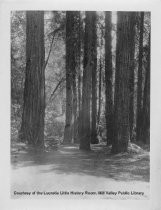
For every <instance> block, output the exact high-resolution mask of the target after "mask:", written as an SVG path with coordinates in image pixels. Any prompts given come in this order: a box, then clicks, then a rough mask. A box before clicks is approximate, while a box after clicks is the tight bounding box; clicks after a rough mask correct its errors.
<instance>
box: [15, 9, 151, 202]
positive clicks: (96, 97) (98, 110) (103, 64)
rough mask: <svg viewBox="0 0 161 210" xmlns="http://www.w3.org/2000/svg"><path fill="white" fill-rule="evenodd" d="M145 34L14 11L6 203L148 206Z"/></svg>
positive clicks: (145, 30) (141, 28)
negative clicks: (127, 202) (139, 202)
mask: <svg viewBox="0 0 161 210" xmlns="http://www.w3.org/2000/svg"><path fill="white" fill-rule="evenodd" d="M150 25H151V15H150V12H147V11H146V12H144V11H117V12H114V11H12V12H11V167H12V171H11V196H12V198H24V197H25V198H32V197H37V198H41V197H48V196H50V197H52V198H53V199H54V198H72V199H75V198H80V199H83V198H89V199H91V198H93V199H94V198H104V199H149V180H150V164H149V158H150V42H151V41H150V40H151V38H150V37H151V31H150Z"/></svg>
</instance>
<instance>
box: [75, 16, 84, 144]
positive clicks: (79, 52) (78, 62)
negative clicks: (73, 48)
mask: <svg viewBox="0 0 161 210" xmlns="http://www.w3.org/2000/svg"><path fill="white" fill-rule="evenodd" d="M81 32H82V22H81V15H80V12H78V29H77V35H78V39H77V80H78V82H77V83H78V100H77V101H78V103H77V104H78V107H77V108H78V117H77V125H78V126H77V129H78V135H77V139H76V141H75V142H76V143H79V140H80V134H81V100H82V93H81V84H82V72H81V47H82V44H81V35H82V34H81Z"/></svg>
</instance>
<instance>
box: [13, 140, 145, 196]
mask: <svg viewBox="0 0 161 210" xmlns="http://www.w3.org/2000/svg"><path fill="white" fill-rule="evenodd" d="M14 191H18V192H22V191H28V192H33V191H36V192H38V191H39V192H43V193H45V192H55V191H57V192H59V195H57V194H55V195H44V194H43V195H30V196H27V195H24V196H21V195H15V196H14ZM65 191H66V192H69V194H63V193H62V194H61V195H60V193H61V192H65ZM71 191H74V192H84V194H76V195H73V194H72V195H71V194H70V192H71ZM85 191H87V192H91V193H92V192H96V194H90V193H89V194H88V193H85ZM98 191H102V192H104V193H102V194H100V193H99V192H98ZM110 192H111V193H110ZM135 192H140V193H141V194H139V195H138V194H135ZM112 193H113V194H112ZM114 193H115V194H114ZM128 193H129V194H128ZM11 196H12V198H30V197H32V196H34V198H42V196H43V197H47V198H72V199H73V198H104V199H148V198H149V152H148V151H145V150H143V149H141V148H140V147H139V146H137V145H136V146H135V145H133V144H131V145H130V146H129V152H128V153H123V154H117V155H111V154H110V147H107V146H105V144H103V143H102V144H99V145H92V150H91V151H90V152H84V151H80V150H79V147H78V145H77V144H75V145H59V146H58V148H56V149H55V150H54V149H53V150H50V151H46V152H40V151H36V152H35V151H34V150H32V148H28V147H27V146H26V145H25V144H18V145H17V144H16V146H13V147H12V149H11ZM35 196H36V197H35Z"/></svg>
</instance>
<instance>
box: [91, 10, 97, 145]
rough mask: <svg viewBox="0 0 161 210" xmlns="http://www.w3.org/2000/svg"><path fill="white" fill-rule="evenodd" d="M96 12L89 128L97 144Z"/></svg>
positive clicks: (93, 32)
mask: <svg viewBox="0 0 161 210" xmlns="http://www.w3.org/2000/svg"><path fill="white" fill-rule="evenodd" d="M96 18H97V17H96V12H92V26H91V27H92V60H93V65H92V127H91V143H92V144H98V138H97V79H96V74H97V73H96V71H97V28H96Z"/></svg>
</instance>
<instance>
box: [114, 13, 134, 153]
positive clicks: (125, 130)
mask: <svg viewBox="0 0 161 210" xmlns="http://www.w3.org/2000/svg"><path fill="white" fill-rule="evenodd" d="M133 15H134V14H133V13H131V12H118V21H117V46H116V80H115V108H114V109H115V110H114V117H115V118H114V119H115V120H114V121H115V122H114V125H115V130H114V139H113V141H112V152H113V153H119V152H126V151H127V148H128V141H129V137H130V130H129V76H130V75H129V74H130V71H129V70H130V66H131V64H130V61H131V44H132V43H133V42H134V37H133V35H132V33H131V30H132V27H131V26H132V25H133V27H134V24H133V21H132V20H133Z"/></svg>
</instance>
